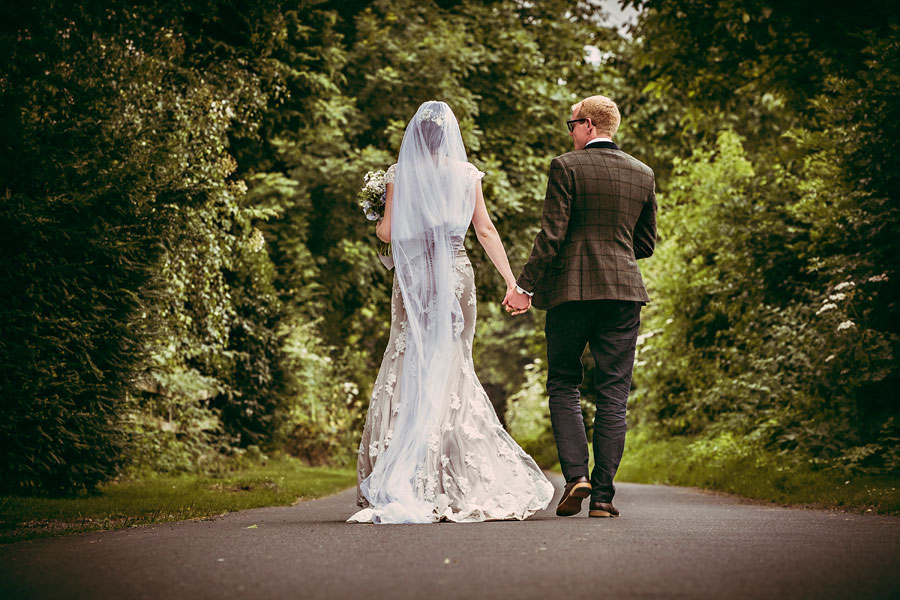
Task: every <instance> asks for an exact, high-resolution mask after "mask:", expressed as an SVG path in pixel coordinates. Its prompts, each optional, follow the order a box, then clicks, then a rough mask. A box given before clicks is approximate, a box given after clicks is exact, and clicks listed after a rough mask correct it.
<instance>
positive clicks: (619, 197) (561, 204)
mask: <svg viewBox="0 0 900 600" xmlns="http://www.w3.org/2000/svg"><path fill="white" fill-rule="evenodd" d="M655 243H656V193H655V180H654V175H653V171H652V170H651V169H650V167H648V166H647V165H645V164H644V163H642V162H641V161H639V160H637V159H636V158H634V157H632V156H630V155H628V154H626V153H624V152H622V151H621V150H619V149H618V147H617V146H616V145H615V144H613V143H611V142H600V143H599V144H596V143H595V144H591V145H589V146H588V147H586V148H584V149H583V150H576V151H573V152H568V153H566V154H563V155H561V156H558V157H556V158H554V159H553V161H552V162H551V164H550V175H549V180H548V183H547V194H546V197H545V200H544V210H543V216H542V221H541V230H540V232H539V233H538V235H537V237H536V239H535V241H534V247H533V249H532V251H531V256H530V258H529V259H528V262H527V263H526V265H525V267H524V269H523V270H522V274H521V275H520V277H519V279H518V281H517V284H518V285H519V286H521V287H522V288H523V289H525V290H528V291H531V292H534V296H533V298H532V302H533V304H534V306H535V307H536V308H540V309H550V308H553V307H554V306H557V305H559V304H562V303H564V302H570V301H574V300H632V301H637V302H649V301H650V297H649V296H648V295H647V290H646V288H645V287H644V281H643V278H642V277H641V271H640V269H639V268H638V264H637V259H640V258H646V257H648V256H650V255H652V254H653V248H654V246H655Z"/></svg>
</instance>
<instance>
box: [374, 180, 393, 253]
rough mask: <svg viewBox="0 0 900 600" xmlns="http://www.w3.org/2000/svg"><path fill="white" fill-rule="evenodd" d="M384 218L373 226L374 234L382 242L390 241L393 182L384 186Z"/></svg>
mask: <svg viewBox="0 0 900 600" xmlns="http://www.w3.org/2000/svg"><path fill="white" fill-rule="evenodd" d="M384 194H385V196H384V218H383V219H381V220H380V221H378V224H377V225H376V226H375V235H377V236H378V239H379V240H381V241H382V242H385V243H388V244H390V243H391V206H392V205H393V198H394V184H393V183H388V184H387V185H385V186H384Z"/></svg>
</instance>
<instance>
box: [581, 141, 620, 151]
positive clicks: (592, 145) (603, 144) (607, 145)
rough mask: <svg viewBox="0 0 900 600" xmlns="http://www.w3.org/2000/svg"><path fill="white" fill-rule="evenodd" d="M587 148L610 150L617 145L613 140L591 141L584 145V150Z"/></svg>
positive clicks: (616, 147) (614, 148) (615, 148)
mask: <svg viewBox="0 0 900 600" xmlns="http://www.w3.org/2000/svg"><path fill="white" fill-rule="evenodd" d="M588 148H609V149H610V150H618V149H619V147H618V146H616V145H615V144H614V143H613V142H592V143H590V144H588V145H587V146H585V147H584V149H585V150H587V149H588Z"/></svg>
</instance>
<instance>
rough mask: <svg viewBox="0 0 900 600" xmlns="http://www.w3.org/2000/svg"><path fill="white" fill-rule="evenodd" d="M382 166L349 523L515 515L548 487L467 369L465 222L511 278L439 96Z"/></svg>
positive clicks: (523, 513)
mask: <svg viewBox="0 0 900 600" xmlns="http://www.w3.org/2000/svg"><path fill="white" fill-rule="evenodd" d="M397 160H398V162H397V163H396V164H395V165H392V166H391V167H390V168H389V169H388V171H387V174H386V177H385V179H386V181H387V189H386V192H387V198H386V199H387V205H386V207H385V214H384V219H383V220H382V221H380V222H379V223H378V227H377V229H376V232H377V235H378V237H379V238H381V239H382V240H383V241H386V242H391V244H392V253H393V259H394V265H395V269H396V270H395V276H394V288H393V296H392V299H391V335H390V339H389V341H388V346H387V350H386V351H385V353H384V359H383V361H382V363H381V370H380V371H379V373H378V377H377V379H376V380H375V386H374V391H373V393H372V399H371V401H370V404H369V411H368V414H367V416H366V424H365V427H364V429H363V435H362V442H361V443H360V446H359V459H358V478H359V486H358V494H357V503H358V504H359V506H361V507H362V510H360V511H359V512H357V513H356V514H354V515H353V516H352V517H350V519H348V521H349V522H351V523H369V522H371V523H430V522H435V521H442V520H445V521H456V522H463V521H485V520H488V519H520V520H521V519H525V518H527V517H529V516H531V515H532V514H534V513H535V512H536V511H538V510H541V509H543V508H546V506H547V504H549V502H550V499H551V498H552V496H553V486H552V484H551V483H550V482H549V481H547V478H546V477H544V474H543V473H542V472H541V470H540V468H538V466H537V464H535V462H534V460H532V458H531V457H530V456H528V455H527V454H526V453H525V452H524V451H523V450H522V449H521V448H520V447H519V446H518V444H516V442H515V441H514V440H513V439H512V438H511V437H510V436H509V434H508V433H507V432H506V431H505V430H504V429H503V426H502V425H501V424H500V422H499V420H498V419H497V415H496V414H495V412H494V408H493V406H492V405H491V403H490V401H489V400H488V397H487V394H486V393H485V391H484V389H483V388H482V386H481V383H480V382H479V381H478V378H477V377H476V376H475V369H474V365H473V363H472V340H473V337H474V333H475V284H474V276H473V272H472V265H471V263H470V262H469V259H468V257H467V256H466V251H465V248H464V246H463V240H464V238H465V235H466V231H467V230H468V228H469V223H470V222H471V223H472V224H474V226H475V232H476V234H477V236H478V241H479V242H481V245H482V246H483V247H484V249H485V252H486V253H487V255H488V257H490V259H491V261H492V262H493V263H494V266H495V267H496V268H497V270H498V271H500V274H501V275H502V276H503V279H505V280H506V284H507V286H509V287H515V278H514V277H513V274H512V270H511V269H510V267H509V261H508V259H507V257H506V251H505V250H504V249H503V244H502V242H501V241H500V237H499V235H498V234H497V230H496V228H495V227H494V225H493V223H492V222H491V219H490V217H489V216H488V213H487V209H486V208H485V203H484V197H483V196H482V191H481V178H482V177H483V176H484V173H482V172H481V171H479V170H478V169H477V168H476V167H475V166H474V165H472V164H471V163H469V162H468V161H467V159H466V151H465V147H464V146H463V142H462V137H461V136H460V132H459V124H458V123H457V121H456V116H455V115H454V114H453V112H452V111H451V110H450V107H449V106H448V105H447V104H446V103H444V102H435V101H430V102H425V103H424V104H422V105H421V106H420V107H419V109H418V110H417V111H416V114H415V116H413V118H412V120H411V121H410V122H409V125H407V127H406V133H405V134H404V136H403V142H402V144H401V146H400V156H399V158H398V159H397Z"/></svg>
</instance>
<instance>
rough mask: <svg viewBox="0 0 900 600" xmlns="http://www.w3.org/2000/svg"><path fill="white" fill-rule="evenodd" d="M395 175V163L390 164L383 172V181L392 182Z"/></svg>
mask: <svg viewBox="0 0 900 600" xmlns="http://www.w3.org/2000/svg"><path fill="white" fill-rule="evenodd" d="M396 176H397V163H394V164H392V165H391V166H389V167H388V169H387V171H385V172H384V182H385V183H394V177H396Z"/></svg>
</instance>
